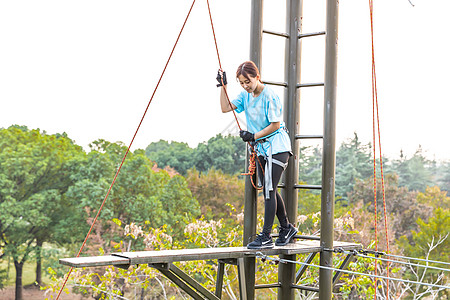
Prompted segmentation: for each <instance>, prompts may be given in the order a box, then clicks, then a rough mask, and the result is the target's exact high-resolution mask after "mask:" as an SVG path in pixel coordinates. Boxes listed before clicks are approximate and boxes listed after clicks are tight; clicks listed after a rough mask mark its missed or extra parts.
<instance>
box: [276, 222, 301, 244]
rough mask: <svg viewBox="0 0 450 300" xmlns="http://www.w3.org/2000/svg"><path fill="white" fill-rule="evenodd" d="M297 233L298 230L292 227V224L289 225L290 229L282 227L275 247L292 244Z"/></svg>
mask: <svg viewBox="0 0 450 300" xmlns="http://www.w3.org/2000/svg"><path fill="white" fill-rule="evenodd" d="M297 232H298V230H297V229H296V228H295V227H294V226H292V224H289V227H288V228H284V227H280V233H279V235H278V238H277V240H276V241H275V245H276V246H286V245H287V244H289V243H290V242H291V240H292V239H293V237H294V235H295V234H296V233H297Z"/></svg>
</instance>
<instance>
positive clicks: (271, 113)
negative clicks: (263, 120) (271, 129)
mask: <svg viewBox="0 0 450 300" xmlns="http://www.w3.org/2000/svg"><path fill="white" fill-rule="evenodd" d="M268 102H269V103H268V105H267V119H268V120H269V122H270V123H273V122H281V121H283V107H282V105H281V101H280V98H278V96H277V95H276V94H274V93H272V95H270V96H269V97H268Z"/></svg>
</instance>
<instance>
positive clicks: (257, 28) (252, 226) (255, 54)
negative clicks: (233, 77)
mask: <svg viewBox="0 0 450 300" xmlns="http://www.w3.org/2000/svg"><path fill="white" fill-rule="evenodd" d="M251 5H252V6H251V26H250V60H251V61H253V62H254V63H255V64H256V66H257V67H258V68H259V70H260V71H261V48H262V31H263V27H262V26H263V25H262V24H263V21H262V20H263V0H252V4H251ZM248 161H249V152H248V150H247V159H246V164H245V168H246V170H247V169H248ZM253 182H257V181H256V175H254V176H253ZM256 200H257V191H256V190H255V189H254V188H253V185H252V182H251V178H250V177H249V176H246V179H245V202H244V236H243V244H244V246H246V245H247V244H248V242H249V238H250V237H251V236H252V235H255V234H256V222H257V218H256V203H257V202H256ZM244 270H245V274H246V280H245V285H246V291H247V295H246V297H247V299H255V270H256V260H255V258H254V257H246V258H244Z"/></svg>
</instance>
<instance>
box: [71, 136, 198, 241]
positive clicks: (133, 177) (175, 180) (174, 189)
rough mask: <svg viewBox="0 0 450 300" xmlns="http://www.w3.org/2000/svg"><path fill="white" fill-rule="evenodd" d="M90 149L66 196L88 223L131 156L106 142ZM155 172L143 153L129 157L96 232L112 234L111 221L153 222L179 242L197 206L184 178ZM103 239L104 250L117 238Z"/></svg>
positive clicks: (159, 171) (195, 215)
mask: <svg viewBox="0 0 450 300" xmlns="http://www.w3.org/2000/svg"><path fill="white" fill-rule="evenodd" d="M91 149H92V151H91V152H89V154H88V155H87V159H86V161H85V162H84V164H82V165H80V168H79V170H78V172H77V173H76V176H77V178H76V180H75V181H74V184H73V186H71V187H70V189H69V190H68V191H67V193H66V196H67V197H69V198H71V199H72V201H74V202H75V203H79V206H78V210H77V211H78V214H79V215H82V216H83V218H84V219H85V220H89V219H90V218H92V217H93V216H94V214H96V212H97V210H98V209H99V207H100V205H101V203H102V201H103V200H104V197H105V195H106V193H107V191H108V189H109V187H110V185H111V182H112V180H113V178H114V175H115V173H116V171H117V168H118V166H119V164H120V163H121V161H122V159H123V155H124V154H125V151H126V150H127V148H126V147H125V146H124V145H122V144H120V143H110V142H107V141H104V140H98V141H95V142H94V143H92V144H91ZM154 167H155V166H154V163H153V162H152V161H151V160H150V159H149V158H147V157H146V155H145V152H144V151H143V150H136V151H134V152H131V151H130V152H129V153H128V155H127V158H126V160H125V162H124V164H123V166H122V168H121V171H120V173H119V175H118V177H117V179H116V182H115V184H114V186H113V188H112V190H111V193H110V194H109V196H108V199H107V201H106V202H105V205H104V207H103V209H102V212H101V215H100V218H99V219H100V220H101V222H102V225H101V228H99V229H98V230H101V231H102V232H103V233H105V232H110V230H109V228H110V226H111V224H110V222H109V220H111V219H113V218H116V219H120V220H123V221H124V222H126V223H132V222H134V223H140V222H143V221H145V220H149V222H150V224H149V225H150V226H153V227H159V226H163V225H166V226H167V228H168V232H170V233H171V234H174V233H177V234H178V236H180V235H181V231H180V230H179V228H180V222H182V221H185V222H187V221H188V220H190V219H191V218H193V217H197V216H198V215H199V213H200V209H199V205H198V202H197V200H196V199H195V198H194V197H193V196H192V194H191V191H190V190H189V188H188V187H187V182H186V180H185V179H184V177H182V176H180V175H175V176H170V175H169V174H168V173H167V172H166V171H164V170H160V169H154ZM181 227H183V226H181ZM102 237H103V241H102V243H106V244H108V243H109V242H110V241H111V240H114V239H116V237H115V236H114V234H113V235H112V236H108V235H107V234H103V235H102ZM101 246H102V247H106V245H101Z"/></svg>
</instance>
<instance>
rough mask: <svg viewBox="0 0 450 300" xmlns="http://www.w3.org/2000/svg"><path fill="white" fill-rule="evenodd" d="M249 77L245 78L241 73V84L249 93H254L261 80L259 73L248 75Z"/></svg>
mask: <svg viewBox="0 0 450 300" xmlns="http://www.w3.org/2000/svg"><path fill="white" fill-rule="evenodd" d="M248 78H249V79H247V78H245V77H244V76H243V75H242V74H241V75H239V77H238V80H239V83H240V84H241V86H242V88H243V89H244V90H246V91H247V93H253V92H254V91H255V89H256V87H257V86H258V82H259V75H257V76H256V77H251V76H249V77H248Z"/></svg>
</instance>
